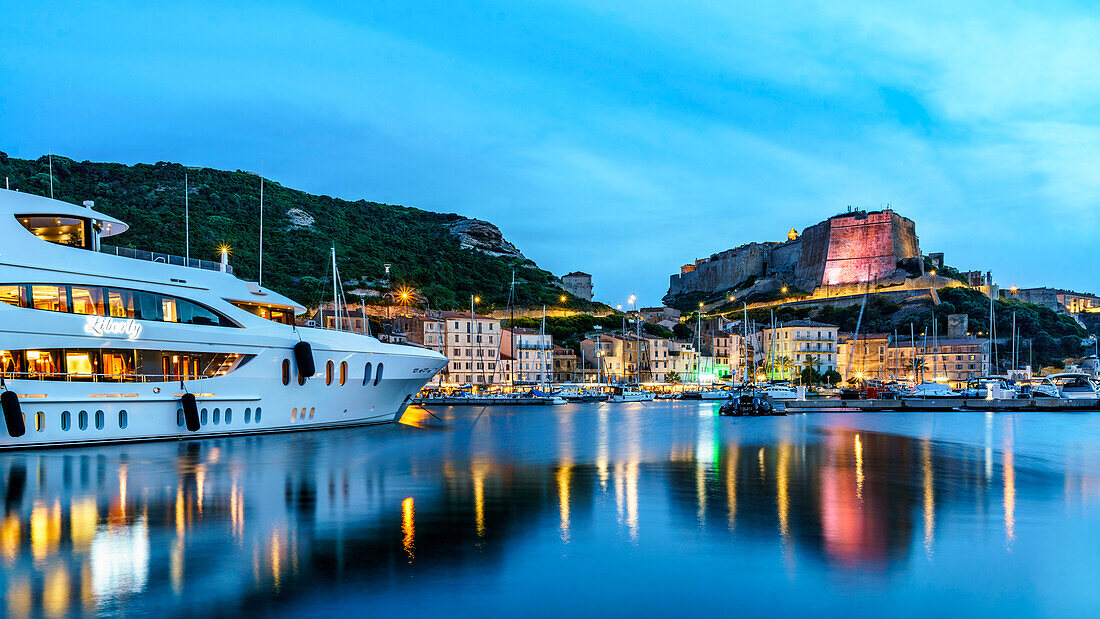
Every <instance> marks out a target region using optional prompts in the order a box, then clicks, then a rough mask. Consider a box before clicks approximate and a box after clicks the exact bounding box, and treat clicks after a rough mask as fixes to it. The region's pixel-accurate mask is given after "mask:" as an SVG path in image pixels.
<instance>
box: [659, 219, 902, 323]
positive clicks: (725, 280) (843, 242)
mask: <svg viewBox="0 0 1100 619" xmlns="http://www.w3.org/2000/svg"><path fill="white" fill-rule="evenodd" d="M923 273H924V260H923V257H922V256H921V251H920V243H919V240H918V239H917V233H916V225H915V224H914V223H913V220H911V219H908V218H906V217H902V216H901V215H898V214H897V213H895V212H894V211H893V210H891V209H885V210H882V211H853V212H849V213H843V214H840V215H836V216H834V217H830V218H829V219H826V220H825V221H823V222H821V223H818V224H816V225H813V226H810V227H809V228H806V229H805V230H803V231H802V233H801V234H799V233H798V231H797V230H794V229H792V230H791V231H790V232H789V233H788V234H787V240H786V241H785V242H774V241H767V242H763V243H748V244H746V245H741V246H740V247H735V248H734V249H729V250H726V251H724V252H721V253H717V254H712V255H711V256H709V257H707V258H700V259H698V260H696V261H695V263H694V264H687V265H684V266H683V267H681V269H680V273H679V274H676V275H672V276H671V278H670V282H669V289H668V294H667V295H665V297H664V302H665V304H666V305H675V304H676V303H677V301H679V300H681V299H683V298H684V297H687V296H691V295H698V294H702V295H704V296H706V295H710V294H713V293H717V292H721V291H726V290H728V291H738V290H742V289H745V288H748V287H749V286H752V285H754V284H757V282H759V281H762V280H766V281H768V283H769V284H770V286H771V287H772V288H773V289H775V290H778V289H779V288H780V287H781V286H784V287H785V286H788V285H790V286H794V287H795V288H797V289H798V290H801V291H802V292H804V293H811V294H812V293H813V292H814V291H816V290H817V289H819V288H822V287H835V286H844V285H851V284H860V283H864V282H880V281H882V280H887V279H899V280H904V279H905V278H906V277H908V276H913V275H922V274H923Z"/></svg>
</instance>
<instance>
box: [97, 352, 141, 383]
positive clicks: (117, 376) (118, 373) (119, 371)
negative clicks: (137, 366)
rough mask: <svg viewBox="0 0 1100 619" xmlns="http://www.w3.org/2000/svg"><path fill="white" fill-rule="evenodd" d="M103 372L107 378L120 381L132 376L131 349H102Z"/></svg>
mask: <svg viewBox="0 0 1100 619" xmlns="http://www.w3.org/2000/svg"><path fill="white" fill-rule="evenodd" d="M103 374H104V376H105V377H106V378H107V380H118V381H122V380H126V379H127V378H131V377H133V375H134V353H133V351H106V350H105V351H103Z"/></svg>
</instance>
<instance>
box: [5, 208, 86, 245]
mask: <svg viewBox="0 0 1100 619" xmlns="http://www.w3.org/2000/svg"><path fill="white" fill-rule="evenodd" d="M15 217H16V219H18V220H19V223H21V224H23V227H24V228H26V229H27V230H29V231H30V232H31V233H32V234H34V235H35V236H37V237H38V238H40V239H42V240H43V241H48V242H50V243H57V244H58V245H68V246H70V247H80V248H85V247H86V248H89V249H90V248H91V247H92V237H91V235H90V234H89V232H90V231H91V227H92V226H91V225H90V224H91V220H90V219H85V218H81V217H68V216H63V215H16V216H15Z"/></svg>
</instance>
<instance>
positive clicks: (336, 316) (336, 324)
mask: <svg viewBox="0 0 1100 619" xmlns="http://www.w3.org/2000/svg"><path fill="white" fill-rule="evenodd" d="M336 288H337V285H336V243H333V244H332V328H334V329H336V330H339V329H340V299H339V297H338V296H337V294H336Z"/></svg>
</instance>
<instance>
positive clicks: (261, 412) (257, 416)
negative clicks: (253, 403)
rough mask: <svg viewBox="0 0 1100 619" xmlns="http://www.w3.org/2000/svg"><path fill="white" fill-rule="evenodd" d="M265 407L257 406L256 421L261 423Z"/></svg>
mask: <svg viewBox="0 0 1100 619" xmlns="http://www.w3.org/2000/svg"><path fill="white" fill-rule="evenodd" d="M263 412H264V409H262V408H260V407H259V406H257V407H256V423H260V415H261V414H263Z"/></svg>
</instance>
